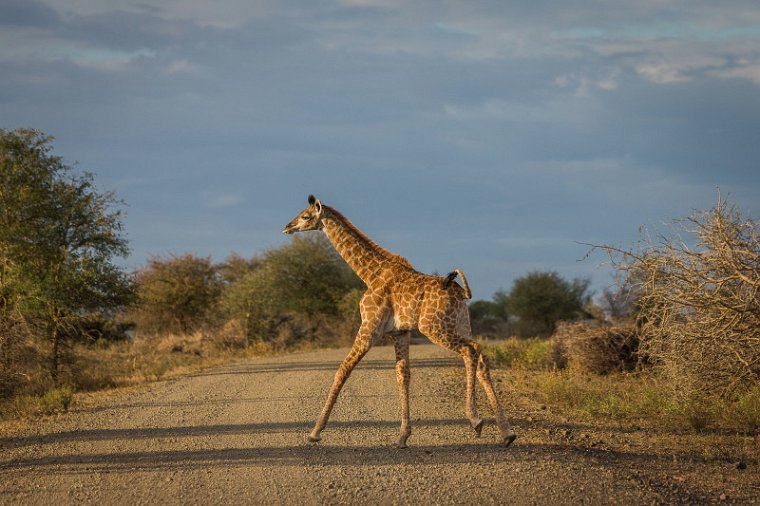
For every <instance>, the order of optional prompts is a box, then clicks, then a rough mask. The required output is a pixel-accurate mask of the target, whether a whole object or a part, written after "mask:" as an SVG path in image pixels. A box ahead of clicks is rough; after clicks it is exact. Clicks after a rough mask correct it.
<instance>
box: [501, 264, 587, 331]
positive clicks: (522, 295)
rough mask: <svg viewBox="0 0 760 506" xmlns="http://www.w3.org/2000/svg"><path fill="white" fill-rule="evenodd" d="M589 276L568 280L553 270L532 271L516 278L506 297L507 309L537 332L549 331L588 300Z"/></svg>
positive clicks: (578, 312)
mask: <svg viewBox="0 0 760 506" xmlns="http://www.w3.org/2000/svg"><path fill="white" fill-rule="evenodd" d="M589 284H590V280H588V279H577V278H576V279H574V280H573V281H572V282H568V281H566V280H565V279H563V278H562V277H561V276H560V275H559V274H557V273H556V272H539V271H534V272H531V273H529V274H527V275H526V276H523V277H521V278H518V279H516V280H515V282H514V284H513V285H512V290H511V291H510V292H509V296H508V298H507V301H508V306H509V310H510V312H511V313H512V314H514V315H515V316H517V317H518V318H520V320H521V321H523V322H528V323H533V324H536V326H537V329H536V330H537V331H538V332H540V333H547V334H548V333H551V332H552V331H553V330H554V327H555V325H556V323H557V322H558V321H560V320H572V319H577V318H578V317H579V316H580V315H582V314H583V306H584V305H585V304H586V303H587V302H588V300H589V298H590V297H589V294H588V287H589Z"/></svg>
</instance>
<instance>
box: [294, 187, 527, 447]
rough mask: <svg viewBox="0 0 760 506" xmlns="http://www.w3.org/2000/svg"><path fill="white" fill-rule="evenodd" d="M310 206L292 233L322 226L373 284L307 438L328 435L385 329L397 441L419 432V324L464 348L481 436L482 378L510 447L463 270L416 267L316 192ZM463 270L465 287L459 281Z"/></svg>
mask: <svg viewBox="0 0 760 506" xmlns="http://www.w3.org/2000/svg"><path fill="white" fill-rule="evenodd" d="M308 204H309V205H308V206H307V207H306V208H305V209H304V210H303V211H301V212H300V213H298V215H297V216H296V217H295V218H294V219H293V220H292V221H291V222H290V223H288V224H287V225H286V226H285V228H284V229H283V230H282V231H283V232H284V233H286V234H292V233H294V232H302V231H307V230H322V231H323V232H324V233H325V235H327V238H328V239H329V240H330V242H331V243H332V244H333V246H334V247H335V249H336V250H337V252H338V253H339V254H340V255H341V256H342V257H343V259H344V260H345V261H346V262H347V263H348V265H349V266H350V267H351V268H352V269H353V270H354V272H356V274H357V275H358V276H359V278H361V280H362V281H363V282H364V284H365V285H367V290H366V292H365V293H364V295H363V296H362V298H361V301H360V303H359V309H360V313H361V321H362V323H361V325H360V328H359V331H358V332H357V334H356V338H355V340H354V343H353V346H352V347H351V351H350V352H349V353H348V355H347V356H346V358H345V359H343V362H342V363H341V364H340V367H339V368H338V371H337V372H336V374H335V379H334V381H333V384H332V387H331V388H330V392H329V393H328V395H327V400H326V401H325V404H324V408H323V409H322V412H321V413H320V415H319V418H318V419H317V421H316V423H315V425H314V428H313V430H312V431H311V433H310V434H309V436H308V440H309V441H310V442H312V443H316V442H318V441H320V440H321V432H322V430H323V429H324V428H325V426H326V425H327V420H328V419H329V417H330V413H331V411H332V409H333V406H334V405H335V401H336V400H337V399H338V395H339V394H340V391H341V389H342V388H343V385H344V384H345V382H346V380H347V379H348V377H349V375H350V374H351V371H353V369H354V367H355V366H356V364H358V363H359V361H360V360H361V359H362V357H364V355H365V354H366V353H367V352H368V351H369V349H370V347H371V346H372V343H373V342H374V341H376V340H377V339H378V338H380V337H381V336H383V335H384V334H391V335H392V336H393V337H395V343H394V348H395V352H396V379H397V381H398V385H399V397H400V401H401V429H400V435H399V439H398V443H397V446H398V447H399V448H406V447H407V444H406V442H407V439H408V438H409V436H410V435H411V433H412V429H411V426H410V424H409V378H410V368H409V342H410V337H411V331H412V330H413V329H415V328H417V329H419V331H420V332H422V334H424V335H425V336H427V337H428V339H430V340H431V341H432V342H433V343H435V344H438V345H440V346H442V347H444V348H446V349H448V350H451V351H454V352H456V353H458V354H459V355H461V357H462V359H463V360H464V366H465V372H466V378H467V380H466V385H467V393H466V399H465V414H466V416H467V418H468V420H469V422H470V425H471V426H472V428H473V429H474V430H475V433H476V435H477V436H480V433H481V430H482V429H483V419H481V418H480V415H479V414H478V409H477V406H476V403H475V381H476V378H477V380H478V381H479V382H480V384H481V386H482V387H483V390H485V393H486V397H487V398H488V401H489V403H490V405H491V408H492V409H493V412H494V415H495V418H496V423H497V424H498V426H499V429H500V430H501V444H503V445H504V446H509V445H510V444H511V443H512V442H513V441H514V440H515V437H516V435H515V433H514V432H513V431H512V429H511V428H510V425H509V423H508V422H507V420H506V418H505V417H504V412H503V409H502V407H501V404H500V403H499V398H498V397H497V395H496V392H495V391H494V388H493V384H492V381H491V374H490V370H489V362H488V359H487V358H486V357H485V356H484V355H483V353H482V352H481V350H480V346H479V345H478V343H476V342H474V341H473V340H472V331H471V329H470V317H469V312H468V309H467V305H466V303H465V300H466V299H470V298H471V297H472V294H471V292H470V288H469V286H468V284H467V280H466V278H465V277H464V274H462V272H461V271H460V270H459V269H457V270H455V271H454V272H452V273H451V274H449V275H448V276H431V275H428V274H423V273H421V272H418V271H416V270H415V269H414V268H413V267H412V265H411V264H410V263H409V262H408V261H407V260H406V259H405V258H404V257H402V256H400V255H396V254H395V253H391V252H390V251H388V250H386V249H384V248H382V247H380V246H379V245H378V244H377V243H375V242H374V241H372V240H371V239H370V238H369V237H367V236H366V235H364V233H362V232H361V231H360V230H359V229H358V228H357V227H356V226H355V225H354V224H353V223H351V222H350V221H349V220H348V219H347V218H346V217H345V216H343V215H342V214H341V213H340V212H338V211H337V210H335V209H334V208H332V207H329V206H327V205H323V204H322V203H321V201H319V200H318V199H316V198H314V196H313V195H309V198H308ZM457 276H459V277H460V278H461V279H462V286H460V285H459V284H458V283H456V282H455V281H454V279H455V278H456V277H457Z"/></svg>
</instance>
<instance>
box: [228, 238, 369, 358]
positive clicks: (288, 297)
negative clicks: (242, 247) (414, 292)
mask: <svg viewBox="0 0 760 506" xmlns="http://www.w3.org/2000/svg"><path fill="white" fill-rule="evenodd" d="M256 265H257V267H256V268H254V269H252V270H250V272H248V273H247V274H245V275H243V276H242V277H241V278H240V279H238V280H237V281H235V282H233V283H232V284H231V285H230V286H229V287H228V288H227V289H226V290H225V293H224V295H223V297H222V306H223V308H224V310H225V312H226V314H227V316H228V317H229V318H233V319H236V320H238V321H239V322H241V323H242V324H243V325H244V327H245V331H246V335H247V336H248V339H249V341H251V342H255V341H269V342H272V343H276V344H277V345H278V346H290V345H292V344H294V343H296V342H299V341H304V340H306V341H309V340H314V339H316V338H317V337H318V331H320V332H325V331H326V332H328V333H329V332H330V330H327V329H326V328H325V326H326V325H328V326H330V327H335V324H338V326H340V324H341V323H342V322H344V321H346V319H348V320H349V321H350V322H349V327H350V326H351V325H352V324H353V323H354V321H355V311H356V309H355V308H354V309H353V310H352V308H350V307H349V305H350V304H351V302H353V301H358V298H359V297H360V296H361V293H362V290H361V288H362V286H363V285H362V283H361V281H360V280H359V278H358V277H357V276H356V275H355V274H354V273H353V271H351V269H350V268H349V267H348V265H346V263H345V262H344V261H343V259H342V258H341V257H340V256H339V255H338V254H337V252H336V251H335V249H334V248H333V247H332V245H331V244H330V243H329V241H327V239H326V238H325V237H324V236H323V235H321V234H319V235H306V236H295V237H294V238H293V239H292V240H291V242H290V243H288V244H286V245H284V246H282V247H280V248H276V249H272V250H270V251H268V252H266V253H265V254H264V255H262V256H261V257H260V258H258V259H257V262H256ZM357 305H358V302H357ZM328 320H332V323H330V322H329V321H328ZM332 330H334V329H332Z"/></svg>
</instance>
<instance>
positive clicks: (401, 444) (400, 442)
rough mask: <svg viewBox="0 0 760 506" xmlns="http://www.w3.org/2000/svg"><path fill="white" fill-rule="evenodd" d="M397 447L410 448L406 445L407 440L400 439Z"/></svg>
mask: <svg viewBox="0 0 760 506" xmlns="http://www.w3.org/2000/svg"><path fill="white" fill-rule="evenodd" d="M396 447H397V448H399V449H400V450H403V449H405V448H409V447H408V446H406V441H399V442H398V444H396Z"/></svg>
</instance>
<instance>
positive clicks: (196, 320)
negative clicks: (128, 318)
mask: <svg viewBox="0 0 760 506" xmlns="http://www.w3.org/2000/svg"><path fill="white" fill-rule="evenodd" d="M135 283H136V286H137V302H136V304H135V305H134V306H133V308H132V317H133V319H134V320H135V322H136V323H137V327H138V330H139V331H141V332H149V333H171V332H173V333H188V332H192V331H194V330H197V329H199V328H202V327H204V326H207V325H210V324H213V323H216V322H215V320H216V319H217V318H218V304H219V299H220V297H221V294H222V286H223V280H222V278H221V276H220V275H219V274H218V273H217V269H216V267H215V266H214V265H213V263H212V262H211V258H210V257H206V258H199V257H196V256H193V255H191V254H185V255H180V256H176V255H172V256H170V257H169V258H161V257H158V256H154V257H152V258H150V259H149V260H148V264H147V265H146V266H145V267H144V268H142V269H140V270H139V271H138V272H137V275H136V276H135Z"/></svg>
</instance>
